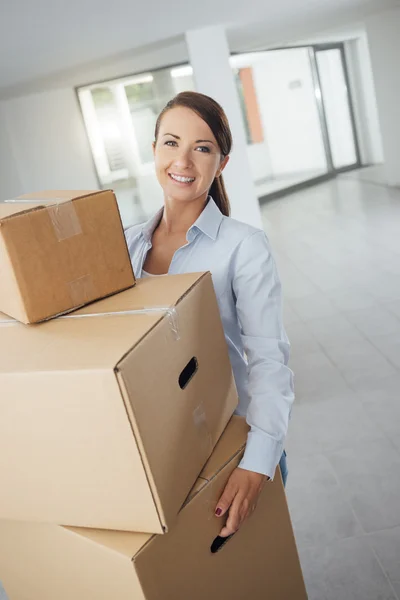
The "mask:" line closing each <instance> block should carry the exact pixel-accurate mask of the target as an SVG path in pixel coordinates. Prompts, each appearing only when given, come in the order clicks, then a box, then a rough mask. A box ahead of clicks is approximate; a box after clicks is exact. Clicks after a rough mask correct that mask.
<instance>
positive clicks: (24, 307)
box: [0, 190, 135, 323]
mask: <svg viewBox="0 0 400 600" xmlns="http://www.w3.org/2000/svg"><path fill="white" fill-rule="evenodd" d="M134 284H135V278H134V274H133V271H132V266H131V263H130V259H129V254H128V250H127V247H126V243H125V238H124V233H123V228H122V224H121V218H120V215H119V211H118V206H117V201H116V199H115V196H114V193H113V192H111V191H109V190H108V191H103V192H70V191H48V192H40V193H38V194H28V195H26V196H21V197H20V198H17V199H16V200H13V201H5V202H2V203H0V310H1V311H2V312H4V313H6V314H8V315H10V316H11V317H14V318H15V319H18V321H21V322H22V323H36V322H39V321H44V320H46V319H49V318H51V317H54V316H56V315H59V314H62V313H66V312H68V311H70V310H73V309H74V308H77V307H79V306H83V305H85V304H88V303H89V302H93V301H94V300H98V299H100V298H104V297H105V296H109V295H110V294H114V293H116V292H120V291H122V290H125V289H127V288H129V287H132V286H133V285H134Z"/></svg>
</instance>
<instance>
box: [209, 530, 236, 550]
mask: <svg viewBox="0 0 400 600" xmlns="http://www.w3.org/2000/svg"><path fill="white" fill-rule="evenodd" d="M234 535H235V534H234V533H232V534H231V535H228V537H221V536H220V535H217V537H216V538H215V540H214V541H213V543H212V544H211V548H210V550H211V553H212V554H216V553H217V552H219V551H220V550H222V548H223V547H224V546H225V545H226V544H227V543H228V542H229V540H230V539H231V538H233V536H234Z"/></svg>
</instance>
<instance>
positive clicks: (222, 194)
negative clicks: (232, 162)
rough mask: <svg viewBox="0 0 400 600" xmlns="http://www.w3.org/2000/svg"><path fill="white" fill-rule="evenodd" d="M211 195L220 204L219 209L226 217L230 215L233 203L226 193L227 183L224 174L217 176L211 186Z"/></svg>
mask: <svg viewBox="0 0 400 600" xmlns="http://www.w3.org/2000/svg"><path fill="white" fill-rule="evenodd" d="M210 196H211V197H212V199H213V200H214V202H215V204H216V205H217V206H218V208H219V210H220V211H221V212H222V214H223V215H225V217H229V216H230V214H231V205H230V202H229V198H228V194H227V193H226V189H225V183H224V180H223V178H222V175H220V176H219V177H216V178H215V179H214V181H213V182H212V184H211V187H210Z"/></svg>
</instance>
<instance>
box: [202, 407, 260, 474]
mask: <svg viewBox="0 0 400 600" xmlns="http://www.w3.org/2000/svg"><path fill="white" fill-rule="evenodd" d="M249 429H250V428H249V426H248V425H247V423H246V419H245V418H244V417H239V416H238V415H233V417H232V418H231V420H230V421H229V423H228V425H227V427H226V429H225V431H224V433H223V434H222V436H221V437H220V439H219V440H218V443H217V445H216V446H215V449H214V452H213V453H212V455H211V456H210V458H209V459H208V461H207V462H206V464H205V466H204V469H203V470H202V472H201V473H200V475H199V477H201V478H202V479H206V480H207V481H211V480H212V479H213V478H214V477H215V476H216V475H217V474H218V473H219V471H221V469H223V468H224V466H225V465H226V464H228V463H229V462H230V461H231V460H232V458H233V457H234V456H236V455H237V454H239V452H241V451H242V450H243V448H244V447H245V445H246V438H247V433H248V431H249Z"/></svg>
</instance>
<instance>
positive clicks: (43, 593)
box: [0, 417, 307, 600]
mask: <svg viewBox="0 0 400 600" xmlns="http://www.w3.org/2000/svg"><path fill="white" fill-rule="evenodd" d="M247 431H248V428H247V425H246V424H245V422H244V420H243V419H241V418H240V417H233V419H232V421H231V422H230V423H229V425H228V427H227V428H226V430H225V431H224V434H223V436H222V438H221V441H220V443H219V444H218V445H217V446H216V448H215V450H214V453H213V455H212V460H211V462H210V463H209V464H208V465H207V466H206V470H205V472H206V473H208V475H209V477H210V478H209V480H202V482H201V485H200V488H201V489H200V491H198V492H197V493H196V494H193V495H192V497H191V500H190V501H189V502H188V504H187V505H186V506H185V507H184V508H183V509H182V511H181V512H180V514H179V517H178V520H177V522H176V525H175V527H174V528H173V529H172V530H171V531H170V532H169V533H167V534H166V535H164V536H159V535H155V536H150V535H145V534H139V533H126V532H117V531H101V530H90V529H79V528H66V527H60V526H57V525H47V524H31V523H18V522H5V521H2V522H0V575H1V577H2V579H3V583H4V586H5V589H6V591H7V592H8V594H9V598H10V600H28V599H29V600H54V599H55V598H57V600H71V598H73V599H74V600H89V599H92V598H93V599H94V598H96V600H109V599H110V598H112V599H113V600H189V599H190V600H205V599H206V598H207V599H208V600H244V599H245V598H251V600H306V598H307V595H306V592H305V588H304V583H303V578H302V573H301V569H300V564H299V559H298V554H297V549H296V545H295V541H294V537H293V532H292V527H291V522H290V517H289V513H288V509H287V503H286V498H285V494H284V490H283V486H282V481H281V478H280V477H279V475H278V474H277V476H276V477H275V479H274V482H273V483H271V484H267V485H266V486H265V488H264V490H263V492H262V495H261V498H260V502H259V505H258V507H257V509H256V511H255V513H254V514H253V515H252V517H251V518H250V519H249V520H248V521H247V522H246V523H245V524H244V525H243V527H242V528H241V529H240V531H239V532H238V533H237V534H236V535H234V536H233V537H232V538H231V539H230V540H229V541H228V542H227V543H226V544H225V546H224V547H222V548H221V550H220V551H219V552H217V553H216V554H213V553H212V552H211V545H212V543H213V541H214V539H215V537H216V536H217V535H218V533H219V531H220V528H221V520H220V519H217V518H216V517H215V516H214V510H215V506H216V503H217V500H218V497H219V495H220V493H221V491H222V490H223V488H224V486H225V484H226V482H227V480H228V478H229V476H230V474H231V472H232V471H233V469H234V468H235V467H236V466H237V464H238V463H239V461H240V458H241V456H242V452H243V448H244V444H245V441H246V436H247ZM211 465H213V466H211ZM196 487H197V486H196ZM38 549H40V551H38Z"/></svg>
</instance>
